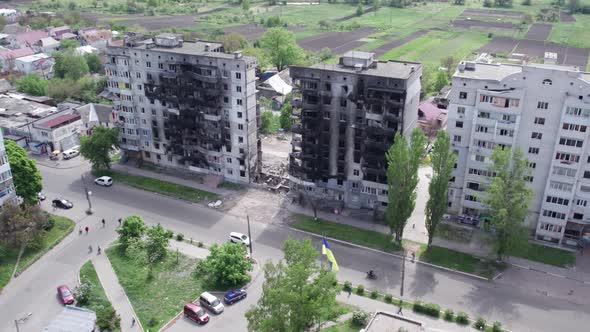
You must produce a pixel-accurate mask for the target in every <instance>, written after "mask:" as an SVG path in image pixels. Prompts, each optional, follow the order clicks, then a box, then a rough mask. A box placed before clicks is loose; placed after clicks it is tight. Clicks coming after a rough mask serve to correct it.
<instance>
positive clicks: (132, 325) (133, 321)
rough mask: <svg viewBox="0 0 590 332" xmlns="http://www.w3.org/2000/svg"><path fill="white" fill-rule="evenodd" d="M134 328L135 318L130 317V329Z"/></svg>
mask: <svg viewBox="0 0 590 332" xmlns="http://www.w3.org/2000/svg"><path fill="white" fill-rule="evenodd" d="M134 326H135V317H131V327H134Z"/></svg>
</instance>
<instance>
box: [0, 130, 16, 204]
mask: <svg viewBox="0 0 590 332" xmlns="http://www.w3.org/2000/svg"><path fill="white" fill-rule="evenodd" d="M13 202H16V190H15V188H14V183H13V182H12V173H11V172H10V164H9V163H8V156H7V155H6V147H5V146H4V136H3V135H2V130H0V209H1V208H2V206H3V205H4V204H6V203H13Z"/></svg>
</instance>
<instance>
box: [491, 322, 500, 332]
mask: <svg viewBox="0 0 590 332" xmlns="http://www.w3.org/2000/svg"><path fill="white" fill-rule="evenodd" d="M492 332H502V324H500V322H494V325H492Z"/></svg>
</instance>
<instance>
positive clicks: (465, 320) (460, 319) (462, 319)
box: [455, 311, 469, 325]
mask: <svg viewBox="0 0 590 332" xmlns="http://www.w3.org/2000/svg"><path fill="white" fill-rule="evenodd" d="M455 321H456V322H457V323H459V324H462V325H467V324H469V316H468V315H467V314H466V313H464V312H462V311H461V312H459V313H458V314H457V318H456V319H455Z"/></svg>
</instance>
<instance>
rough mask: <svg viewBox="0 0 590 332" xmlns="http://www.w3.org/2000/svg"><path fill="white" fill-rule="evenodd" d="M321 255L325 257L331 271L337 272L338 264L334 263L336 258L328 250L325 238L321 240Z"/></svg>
mask: <svg viewBox="0 0 590 332" xmlns="http://www.w3.org/2000/svg"><path fill="white" fill-rule="evenodd" d="M322 255H326V258H327V259H328V262H330V265H331V266H332V271H334V272H335V271H338V269H339V268H338V263H336V258H335V257H334V254H333V253H332V250H330V247H329V246H328V241H326V238H325V237H323V238H322Z"/></svg>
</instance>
